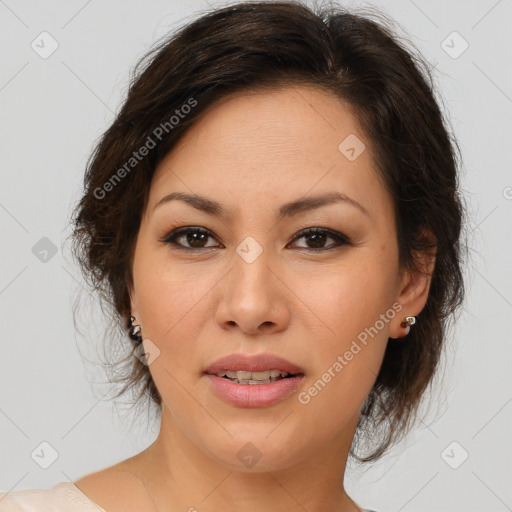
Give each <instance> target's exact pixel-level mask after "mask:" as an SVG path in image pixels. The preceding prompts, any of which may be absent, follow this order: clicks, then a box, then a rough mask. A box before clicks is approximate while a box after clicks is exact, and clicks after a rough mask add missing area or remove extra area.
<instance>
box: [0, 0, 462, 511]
mask: <svg viewBox="0 0 512 512" xmlns="http://www.w3.org/2000/svg"><path fill="white" fill-rule="evenodd" d="M144 62H145V63H147V65H145V66H144V69H140V68H139V67H138V68H137V69H136V71H137V73H136V77H135V79H134V80H133V82H132V84H131V87H130V90H129V92H128V97H127V99H126V102H125V103H124V105H123V107H122V109H121V111H120V113H119V115H118V117H117V118H116V120H115V121H114V123H113V124H112V126H111V127H110V128H109V129H108V131H107V132H106V133H105V134H104V136H103V138H102V140H101V141H100V143H99V144H98V146H97V148H96V150H95V152H94V154H93V155H92V157H91V159H90V161H89V163H88V168H87V172H86V176H85V183H86V187H85V192H84V195H83V197H82V199H81V201H80V203H79V204H78V206H77V208H76V215H75V218H74V223H75V224H74V226H75V231H74V242H75V250H76V256H77V258H78V261H79V262H80V264H81V267H82V270H83V272H84V275H85V277H86V278H87V279H88V280H89V282H91V283H92V284H93V286H94V288H95V290H96V291H98V292H99V293H101V296H102V297H103V298H104V300H105V301H106V304H110V305H111V307H112V314H113V315H114V318H115V319H116V320H122V322H123V323H124V328H125V336H126V339H127V340H128V339H129V340H131V342H132V343H133V348H134V351H133V355H132V356H131V358H130V365H131V367H130V373H129V374H128V375H127V376H126V380H125V389H124V390H123V391H125V390H126V389H128V388H130V387H137V386H139V387H140V395H139V398H142V397H143V395H144V394H146V395H147V396H149V397H150V398H151V400H152V401H153V402H154V403H155V404H156V405H157V406H158V407H159V408H160V409H161V426H160V432H159V435H158V437H157V439H156V440H155V442H154V443H153V444H152V445H151V446H149V447H148V448H147V449H146V450H144V451H143V452H141V453H140V454H137V455H136V456H134V457H132V458H130V459H128V460H125V461H122V462H120V463H119V464H116V465H115V466H112V467H109V468H106V469H103V470H101V471H98V472H96V473H92V474H89V475H86V476H84V477H82V478H80V479H79V480H77V481H76V482H61V483H60V484H57V485H56V486H54V487H53V488H52V489H48V490H29V491H18V492H14V493H9V494H7V495H4V496H2V498H3V500H2V501H0V504H1V505H0V509H1V510H5V511H10V510H19V509H18V508H16V504H18V506H21V510H29V508H28V507H29V506H31V505H32V506H34V505H38V506H40V507H42V506H43V505H48V506H49V505H50V503H51V504H52V506H54V507H55V508H54V510H67V511H69V510H73V511H79V510H80V511H85V510H91V511H92V510H98V509H99V510H104V511H107V512H129V511H137V512H140V511H146V510H147V511H164V510H165V511H175V510H176V511H178V510H189V511H194V510H198V511H202V512H203V511H218V510H231V509H233V508H234V507H235V506H236V507H237V509H243V510H244V511H249V512H252V511H263V510H265V511H267V510H272V511H290V510H294V511H295V510H297V511H298V510H301V511H302V510H308V511H310V512H317V511H318V512H319V511H329V512H334V511H336V512H356V511H361V510H365V509H363V508H361V506H360V505H359V504H357V503H356V502H355V501H354V500H353V499H351V498H350V496H349V495H348V494H347V493H346V491H345V489H344V486H343V480H344V474H345V466H346V463H347V459H348V456H349V455H351V456H353V457H354V458H355V459H356V460H358V461H359V462H361V463H369V462H372V461H375V460H377V459H378V458H380V457H382V455H383V454H384V453H385V452H386V450H387V449H388V448H389V447H391V446H392V445H393V444H394V443H396V442H397V441H398V440H399V439H401V438H402V437H403V436H404V435H405V434H406V432H408V431H409V430H410V429H411V427H412V425H413V420H415V419H416V412H417V410H418V406H419V404H420V400H421V398H422V396H424V393H425V391H426V390H427V388H428V385H429V383H430V382H431V381H432V379H433V377H434V375H435V372H436V369H437V367H438V362H439V359H440V356H441V354H442V349H443V347H444V343H445V336H446V335H445V332H446V321H447V319H448V317H449V315H451V314H453V313H454V312H455V311H456V309H457V307H458V306H460V304H461V302H462V298H463V279H462V271H461V264H460V261H461V250H462V249H461V244H460V235H461V232H462V222H463V208H462V204H461V198H460V197H459V191H458V186H457V178H458V177H457V158H456V151H455V145H454V143H453V142H452V138H451V136H450V134H449V132H448V130H447V128H446V124H445V121H444V120H443V116H442V114H441V112H440V109H439V106H438V104H437V103H436V100H435V98H434V92H433V86H432V83H431V81H430V77H429V73H428V68H427V66H426V65H425V64H424V63H423V61H422V59H421V58H420V57H419V56H418V55H415V54H414V53H412V52H411V51H410V50H408V49H406V47H405V46H404V45H403V44H402V43H400V42H399V40H398V38H397V37H396V36H394V35H393V34H392V32H391V31H390V30H389V29H387V28H386V25H385V24H384V22H379V23H378V22H374V21H372V20H371V19H369V18H367V17H363V16H359V15H355V14H351V13H349V12H346V11H345V10H343V9H341V8H332V9H329V10H323V11H317V12H314V11H313V10H312V9H310V8H308V7H306V6H304V5H302V4H300V3H297V2H256V3H255V2H244V3H240V4H236V5H232V6H229V7H226V8H222V9H218V10H215V11H212V12H211V13H209V14H206V15H204V16H202V17H201V18H199V19H197V20H196V21H194V22H192V23H190V24H189V25H188V26H185V27H184V28H182V29H181V30H180V31H179V32H178V33H177V34H175V35H174V36H172V37H171V38H170V39H169V40H166V41H164V42H163V43H162V44H161V45H160V46H158V47H157V48H155V49H154V50H153V51H152V52H150V53H149V54H148V55H147V56H146V58H145V59H144ZM128 335H129V337H128ZM368 446H369V447H370V448H371V449H370V450H368V451H367V453H366V454H362V455H356V451H357V450H356V448H359V449H360V448H364V447H368ZM2 507H3V508H2Z"/></svg>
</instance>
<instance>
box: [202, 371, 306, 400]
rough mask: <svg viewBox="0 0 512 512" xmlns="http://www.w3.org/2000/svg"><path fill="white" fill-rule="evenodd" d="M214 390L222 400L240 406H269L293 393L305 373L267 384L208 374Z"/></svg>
mask: <svg viewBox="0 0 512 512" xmlns="http://www.w3.org/2000/svg"><path fill="white" fill-rule="evenodd" d="M206 377H208V380H209V381H210V383H211V385H212V387H213V391H214V392H215V393H216V394H217V396H218V397H219V398H221V399H222V400H224V401H226V402H228V403H230V404H233V405H236V406H238V407H267V406H269V405H272V404H275V403H278V402H280V401H281V400H284V399H285V398H288V397H289V396H291V395H293V394H294V393H295V391H296V390H297V388H298V387H299V385H300V383H301V382H302V379H303V378H304V375H297V376H296V377H289V378H287V379H280V380H276V381H275V382H268V383H266V384H238V383H236V382H232V381H230V380H228V379H225V378H223V377H217V375H210V374H206Z"/></svg>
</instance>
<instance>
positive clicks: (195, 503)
mask: <svg viewBox="0 0 512 512" xmlns="http://www.w3.org/2000/svg"><path fill="white" fill-rule="evenodd" d="M356 424H357V418H354V419H353V421H352V424H351V425H350V428H348V429H347V430H348V431H347V432H345V433H343V435H341V434H340V436H339V438H336V439H333V440H332V442H330V443H325V444H324V445H322V448H323V449H320V450H319V449H318V447H315V448H314V449H313V450H311V452H308V453H302V454H292V450H289V451H288V452H289V454H290V455H289V456H287V455H288V453H287V450H286V446H285V445H284V444H283V443H282V442H281V444H280V449H281V451H282V452H283V455H282V456H281V457H279V459H280V461H267V460H265V456H264V455H265V454H264V453H262V452H261V451H259V450H258V449H257V448H256V447H255V445H254V444H251V443H247V442H244V441H243V440H242V441H240V442H238V444H236V443H235V446H242V447H243V446H245V449H242V450H241V451H240V450H235V453H238V454H239V455H238V458H240V460H245V461H246V463H247V467H245V466H244V465H243V464H242V463H240V462H239V463H238V464H234V463H233V464H230V463H226V462H225V461H220V460H219V459H218V457H215V456H214V455H213V454H211V453H208V452H207V450H205V449H204V448H201V447H199V446H198V445H197V444H195V443H194V442H193V441H192V440H191V439H190V438H189V437H188V436H187V435H186V434H185V433H184V432H183V431H182V430H181V429H180V428H179V426H178V425H177V424H176V423H175V421H174V420H173V418H172V416H171V415H170V414H169V411H168V410H167V409H166V408H165V406H164V408H163V409H162V422H161V428H160V433H159V436H158V438H157V439H156V441H155V442H154V443H153V444H152V445H151V446H150V447H149V448H147V449H146V450H145V451H144V452H143V453H142V454H140V455H141V457H140V462H141V465H140V468H139V470H137V476H138V477H139V478H140V479H141V480H142V481H143V482H144V485H145V488H146V491H147V492H148V495H149V496H150V497H151V500H152V502H153V504H154V508H155V512H163V511H174V510H187V511H190V512H195V511H201V512H210V511H212V512H213V511H219V510H229V509H230V508H232V507H233V505H234V504H235V505H236V507H237V508H238V509H241V510H244V512H263V511H265V512H268V510H272V511H275V512H299V511H300V512H304V511H305V510H307V511H308V512H359V511H360V510H361V509H359V508H358V507H357V505H356V504H355V503H354V502H353V501H352V499H351V498H350V497H349V496H348V495H347V494H346V492H345V490H344V487H343V479H344V473H345V465H346V461H347V456H348V452H349V449H350V446H351V443H352V438H353V434H354V430H355V426H356ZM231 441H232V440H231ZM260 446H261V442H260ZM227 450H228V451H231V450H230V448H229V447H228V448H227ZM268 452H269V453H275V451H274V450H273V449H271V448H268ZM243 456H246V458H245V459H244V458H243ZM251 456H253V457H254V458H253V459H251ZM258 457H259V458H258ZM227 458H229V457H227ZM255 460H256V462H255V463H254V461H255ZM283 460H285V461H286V462H284V463H283ZM237 461H238V459H237ZM251 464H252V465H251Z"/></svg>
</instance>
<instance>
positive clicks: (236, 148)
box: [131, 87, 428, 471]
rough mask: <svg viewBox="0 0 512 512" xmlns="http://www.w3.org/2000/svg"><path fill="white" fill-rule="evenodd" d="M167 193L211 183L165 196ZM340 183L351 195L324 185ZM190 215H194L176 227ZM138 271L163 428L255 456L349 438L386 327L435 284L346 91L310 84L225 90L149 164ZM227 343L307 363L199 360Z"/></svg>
mask: <svg viewBox="0 0 512 512" xmlns="http://www.w3.org/2000/svg"><path fill="white" fill-rule="evenodd" d="M363 144H364V146H363ZM171 193H180V194H187V195H193V196H197V197H199V196H201V198H204V199H202V200H199V199H196V200H195V202H194V203H191V202H187V201H185V200H181V199H174V200H167V201H162V202H161V203H160V201H161V200H162V199H163V198H164V197H166V196H167V195H169V194H171ZM333 194H339V195H340V196H341V195H342V194H344V195H345V196H346V197H347V198H350V199H348V200H337V199H333V200H331V201H324V200H323V199H322V198H323V197H326V196H327V195H333ZM315 198H319V199H318V200H315ZM351 201H354V202H357V203H359V205H360V207H359V206H356V205H354V204H353V203H352V202H351ZM211 203H215V204H216V205H217V206H216V207H215V208H210V206H211ZM290 203H296V205H295V206H289V207H287V208H285V206H284V205H287V204H290ZM156 205H158V206H156ZM155 206H156V207H155ZM207 207H208V208H207ZM220 210H222V214H220V213H219V211H220ZM281 213H284V215H281ZM183 227H191V228H194V227H197V228H200V231H199V232H198V233H194V230H193V229H192V230H191V231H189V233H188V234H187V233H184V234H183V233H181V234H178V235H177V236H175V237H174V239H173V240H174V243H171V238H170V235H171V233H173V232H174V231H175V230H177V229H178V228H180V229H181V228H183ZM310 228H316V229H317V230H318V232H317V233H313V234H311V233H309V234H308V233H307V232H305V233H304V230H308V229H310ZM301 232H302V233H301ZM300 233H301V234H300ZM298 234H299V236H297V235H298ZM337 236H339V237H340V239H339V240H338V239H337V238H336V237H337ZM166 239H167V240H168V242H167V243H166V242H165V241H164V240H166ZM344 239H348V240H349V242H343V240H344ZM133 277H134V287H133V289H132V290H131V298H132V314H133V315H134V316H136V317H137V320H138V321H137V322H136V323H141V324H142V335H143V338H144V340H145V341H144V344H145V349H146V350H147V351H148V352H149V353H150V354H151V355H150V356H149V359H150V366H149V368H150V371H151V374H152V377H153V379H154V381H155V384H156V386H157V388H158V390H159V392H160V394H161V396H162V425H161V429H162V430H161V436H167V435H170V432H172V436H173V437H174V439H176V438H179V439H180V442H181V446H188V447H191V448H193V449H194V450H195V453H196V454H198V453H200V454H201V457H205V460H211V458H213V459H214V460H216V461H217V462H219V461H220V462H221V463H223V464H225V465H227V466H229V467H231V468H238V469H240V468H242V469H243V468H244V467H245V470H247V471H250V470H251V469H250V468H251V467H252V465H254V467H255V468H256V469H257V470H258V471H260V470H262V468H264V469H267V470H270V469H279V468H285V467H290V466H291V465H293V464H298V463H300V461H301V460H302V461H305V460H311V458H312V457H323V458H324V460H325V457H326V456H337V457H339V455H340V454H342V453H346V451H347V450H348V448H349V447H350V444H351V442H352V438H353V434H354V429H355V426H356V423H357V420H358V417H359V414H360V409H361V407H362V405H363V403H364V401H365V398H366V396H367V395H368V393H369V392H370V390H371V388H372V386H373V384H374V381H375V379H376V377H377V374H378V373H379V368H380V365H381V363H382V359H383V355H384V351H385V348H386V344H387V342H388V337H400V336H402V335H403V334H404V330H403V329H401V328H400V322H401V321H402V320H403V318H404V317H405V316H407V315H415V314H417V313H418V312H419V311H420V310H421V308H422V306H423V304H424V300H425V298H426V295H425V293H426V291H425V290H424V289H423V287H422V286H421V284H422V283H421V282H419V281H415V282H411V281H409V280H408V278H407V276H404V277H403V278H402V275H401V274H400V273H399V268H398V248H397V238H396V231H395V220H394V213H393V205H392V201H391V197H390V195H389V194H388V192H387V191H386V190H385V189H384V188H383V187H382V185H381V183H380V182H379V180H378V178H377V172H376V168H375V164H374V161H373V159H372V156H371V151H370V142H369V141H368V140H367V139H366V136H365V134H364V133H363V132H362V130H361V128H360V127H359V124H358V122H357V119H356V118H355V117H354V115H353V114H352V113H351V111H350V110H349V108H348V107H347V106H346V105H345V104H344V103H342V102H341V101H339V100H337V99H336V98H334V97H333V96H330V95H329V94H327V93H326V92H323V91H320V90H317V89H315V88H312V87H296V88H285V89H281V90H274V91H271V92H269V91H267V92H259V93H254V92H253V93H251V94H235V95H232V96H229V97H226V98H224V99H223V100H221V101H220V102H219V103H217V104H215V105H213V106H212V107H210V108H209V109H208V110H207V111H206V112H205V114H204V116H203V117H202V118H201V120H199V121H198V122H196V124H195V125H194V126H193V127H192V128H190V129H189V130H188V132H187V133H186V134H185V136H184V137H183V138H182V139H181V140H180V142H179V144H178V146H177V147H176V148H175V149H174V150H173V151H172V152H171V153H170V154H169V155H167V157H166V158H165V160H164V161H163V162H162V163H161V165H159V167H158V169H157V171H156V173H155V176H154V179H153V182H152V185H151V191H150V197H149V203H148V208H147V210H146V211H145V214H144V216H143V220H142V223H141V226H140V232H139V235H138V239H137V244H136V250H135V254H134V261H133ZM418 283H419V284H418ZM418 290H420V291H422V292H423V293H422V294H420V293H419V291H418ZM427 291H428V290H427ZM402 307H403V309H402ZM155 347H157V349H158V350H157V351H155ZM232 354H244V355H249V356H250V355H261V354H270V355H275V356H279V357H281V358H283V359H285V360H287V361H289V362H290V363H292V364H293V365H295V366H296V367H298V368H299V369H300V370H302V372H301V373H303V376H299V377H296V378H295V379H291V380H286V379H282V381H286V383H283V382H282V381H281V382H276V383H268V384H239V383H236V382H235V383H233V382H230V381H228V380H227V379H225V378H223V377H213V376H211V375H208V374H207V373H205V372H206V370H207V369H208V367H209V366H210V365H212V363H214V362H215V361H216V360H217V359H219V358H221V357H225V356H228V355H232ZM233 364H235V365H236V364H237V363H233ZM263 364H265V363H263ZM268 366H269V367H268V369H269V370H270V369H273V368H275V369H279V366H278V365H277V363H275V364H274V363H272V364H270V363H268ZM260 369H261V368H260ZM233 371H237V370H236V368H234V369H233ZM214 373H215V372H214ZM291 373H292V372H291ZM242 376H246V377H248V375H246V374H242ZM252 377H256V376H252ZM259 377H264V376H259ZM259 377H258V378H259ZM264 387H266V388H265V389H264ZM269 389H270V390H271V391H267V390H269ZM219 390H224V391H219ZM283 390H287V393H285V392H284V391H283ZM233 396H236V397H238V398H236V399H233V400H232V399H230V398H229V397H233ZM248 443H250V444H248ZM197 448H199V450H200V451H199V452H198V451H197ZM246 456H249V458H247V457H246ZM251 456H252V457H253V458H252V459H251V458H250V457H251ZM250 460H252V461H253V462H249V461H250ZM254 461H256V463H254Z"/></svg>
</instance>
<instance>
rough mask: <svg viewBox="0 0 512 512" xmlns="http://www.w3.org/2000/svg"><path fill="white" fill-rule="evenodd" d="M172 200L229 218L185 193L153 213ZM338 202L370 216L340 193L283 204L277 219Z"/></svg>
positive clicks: (164, 200)
mask: <svg viewBox="0 0 512 512" xmlns="http://www.w3.org/2000/svg"><path fill="white" fill-rule="evenodd" d="M174 200H179V201H184V202H185V203H187V204H189V205H190V206H193V207H194V208H196V209H197V210H200V211H202V212H205V213H208V214H210V215H215V216H217V217H223V218H226V217H229V212H228V211H227V210H226V209H225V208H224V207H223V206H222V205H221V204H220V203H218V202H217V201H214V200H213V199H209V198H207V197H204V196H200V195H198V194H187V193H185V192H172V193H171V194H168V195H166V196H164V197H162V199H160V200H159V201H158V202H157V203H156V204H155V207H154V208H153V211H155V210H156V209H157V208H158V207H159V206H162V205H163V204H166V203H169V202H171V201H174ZM339 202H344V203H346V204H350V205H352V206H354V207H356V208H358V209H359V210H360V211H361V212H363V213H364V214H365V215H367V216H370V214H369V212H368V210H367V209H366V208H365V207H364V206H363V205H361V204H360V203H358V202H357V201H356V200H355V199H352V198H350V197H348V196H347V195H346V194H343V193H342V192H329V193H326V194H322V195H319V196H314V197H306V198H302V199H297V200H296V201H292V202H290V203H285V204H283V205H282V206H281V207H280V208H279V212H278V219H279V220H281V219H283V218H285V217H291V216H294V215H297V214H299V213H302V212H306V211H310V210H314V209H316V208H320V207H321V206H325V205H328V204H333V203H339Z"/></svg>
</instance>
